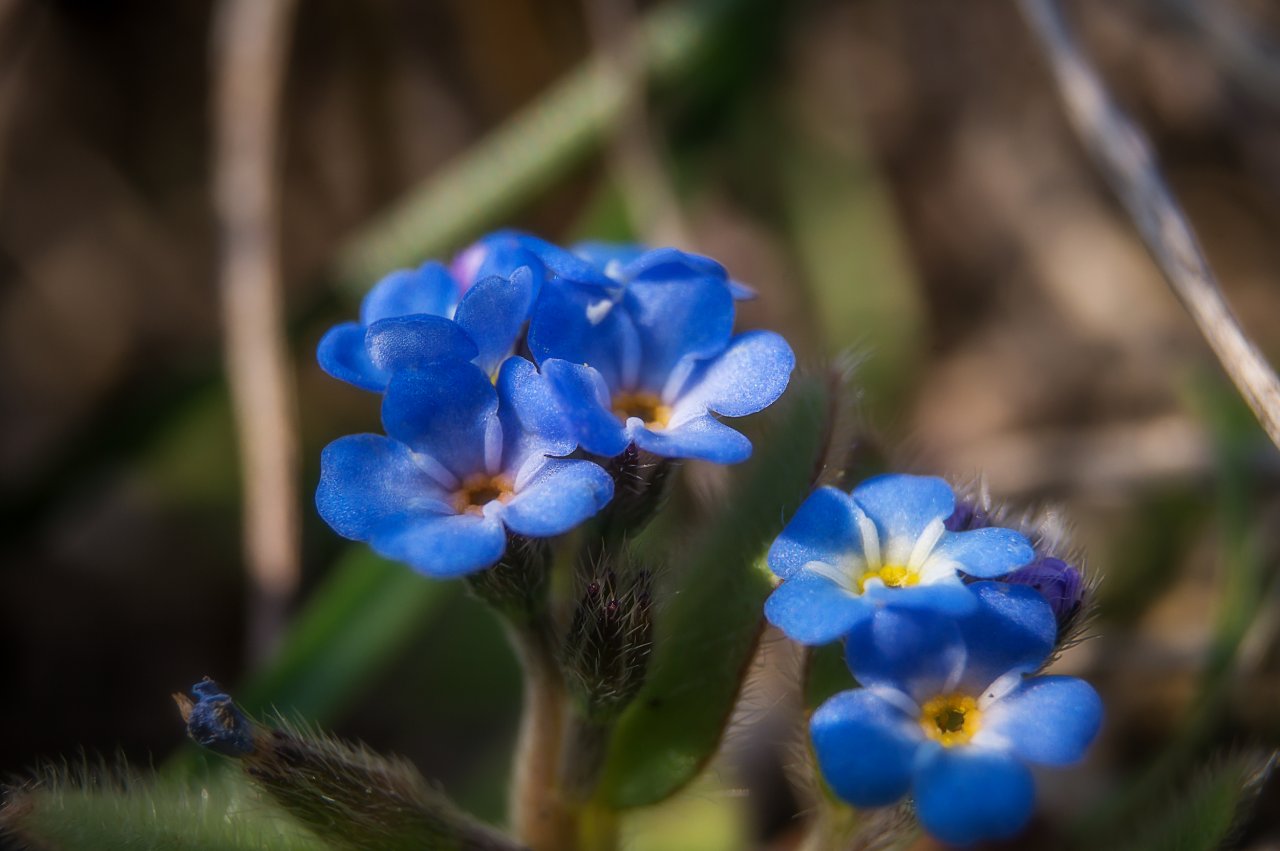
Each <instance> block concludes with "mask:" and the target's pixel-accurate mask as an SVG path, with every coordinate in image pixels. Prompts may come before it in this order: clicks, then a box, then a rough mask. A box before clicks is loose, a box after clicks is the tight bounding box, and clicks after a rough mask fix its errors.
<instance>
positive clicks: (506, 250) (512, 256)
mask: <svg viewBox="0 0 1280 851" xmlns="http://www.w3.org/2000/svg"><path fill="white" fill-rule="evenodd" d="M521 268H526V269H528V270H529V280H530V292H531V296H530V304H532V303H533V301H534V300H535V299H536V298H537V295H538V293H539V292H540V291H541V289H542V283H543V281H545V280H546V277H547V273H546V268H545V266H544V265H543V263H542V260H541V258H539V257H538V256H537V255H536V254H534V253H533V252H532V251H530V250H529V248H528V247H527V246H526V244H525V242H524V238H518V239H515V240H513V241H507V242H491V243H490V244H489V245H488V249H487V251H486V252H485V253H484V255H483V257H481V258H480V262H479V263H478V264H477V265H476V266H475V268H474V270H472V273H471V274H472V277H471V278H470V279H469V280H468V281H467V282H466V283H465V284H464V291H465V289H469V288H470V287H471V286H473V285H475V284H476V283H477V282H478V281H482V280H484V279H485V278H493V277H497V278H510V277H511V276H512V275H514V274H515V272H516V270H517V269H521Z"/></svg>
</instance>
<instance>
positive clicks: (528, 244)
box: [517, 234, 617, 288]
mask: <svg viewBox="0 0 1280 851" xmlns="http://www.w3.org/2000/svg"><path fill="white" fill-rule="evenodd" d="M517 239H518V240H519V244H520V246H521V247H522V248H524V249H525V250H527V251H529V252H530V253H531V254H533V255H535V256H536V257H537V258H538V259H539V260H541V261H542V264H543V266H545V267H546V269H547V271H548V272H550V273H551V274H552V275H554V276H556V277H558V278H561V279H564V280H566V281H576V282H578V283H582V284H594V285H596V286H598V287H605V288H612V287H615V286H616V285H617V282H616V281H614V280H613V279H611V278H609V277H608V276H606V275H605V273H604V270H603V269H602V268H597V267H596V266H595V265H594V264H592V263H590V262H588V261H587V260H584V259H583V258H581V257H579V256H578V255H577V254H575V253H574V252H572V251H568V250H566V249H563V248H561V247H560V246H558V245H554V244H552V243H550V242H547V241H546V240H544V239H539V238H538V237H536V236H530V235H529V234H517Z"/></svg>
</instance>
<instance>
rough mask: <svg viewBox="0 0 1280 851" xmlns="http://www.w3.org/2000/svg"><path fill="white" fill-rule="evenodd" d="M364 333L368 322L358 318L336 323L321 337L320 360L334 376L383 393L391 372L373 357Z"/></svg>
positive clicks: (318, 351) (321, 365)
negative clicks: (366, 346) (378, 366)
mask: <svg viewBox="0 0 1280 851" xmlns="http://www.w3.org/2000/svg"><path fill="white" fill-rule="evenodd" d="M364 334H365V329H364V326H363V325H360V324H357V323H355V322H344V323H342V324H341V325H335V326H333V327H332V328H330V329H329V331H328V333H326V334H325V335H324V336H323V337H322V338H321V339H320V345H319V346H317V347H316V360H318V361H319V362H320V368H321V369H323V370H324V371H325V372H327V373H329V374H330V375H332V376H333V377H334V378H337V379H338V380H340V381H345V382H347V383H348V384H354V385H355V386H357V387H360V388H363V389H364V390H372V391H374V392H375V393H380V392H382V391H383V390H384V389H386V386H387V381H388V380H389V379H390V377H391V376H390V375H389V374H388V373H387V372H385V371H383V370H381V369H378V368H377V367H376V366H374V365H373V361H371V360H370V359H369V350H368V349H366V348H365V345H364Z"/></svg>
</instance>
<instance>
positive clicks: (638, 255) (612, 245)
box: [570, 242, 756, 301]
mask: <svg viewBox="0 0 1280 851" xmlns="http://www.w3.org/2000/svg"><path fill="white" fill-rule="evenodd" d="M570 250H571V251H573V253H574V254H576V255H578V256H579V257H581V258H582V259H583V260H586V261H587V262H588V263H590V264H591V265H592V266H594V267H595V268H597V269H599V270H600V271H601V272H603V273H604V274H605V275H606V276H607V277H609V278H611V279H613V280H615V281H617V282H618V283H621V284H629V283H631V282H632V281H655V282H656V281H663V280H678V279H681V278H685V277H688V276H690V275H697V276H703V277H708V278H713V279H715V280H719V281H720V282H721V283H722V284H724V286H726V287H728V289H729V294H730V295H731V296H733V298H734V300H735V301H744V300H747V299H752V298H755V296H756V292H755V290H753V289H751V287H749V286H747V285H746V284H743V283H741V282H739V281H735V280H733V279H732V278H730V277H729V273H728V272H727V271H726V270H725V268H724V266H722V265H720V264H719V263H717V262H716V261H715V260H712V259H711V258H710V257H703V256H702V255H700V254H690V253H688V252H686V251H680V250H679V249H676V248H649V247H648V246H646V245H638V244H636V243H629V242H580V243H578V244H577V245H575V246H573V248H572V249H570Z"/></svg>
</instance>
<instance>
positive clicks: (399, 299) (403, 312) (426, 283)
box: [360, 260, 458, 325]
mask: <svg viewBox="0 0 1280 851" xmlns="http://www.w3.org/2000/svg"><path fill="white" fill-rule="evenodd" d="M457 304H458V283H457V282H456V281H455V280H454V279H453V276H452V275H450V274H449V270H448V269H446V268H445V267H444V266H442V265H441V264H439V263H437V262H436V261H434V260H431V261H429V262H427V263H423V264H422V265H421V266H420V267H418V268H417V269H401V270H399V271H397V272H392V273H391V274H390V275H387V276H386V277H385V278H383V279H382V280H380V281H378V283H377V284H375V285H374V287H373V289H371V290H369V293H368V294H367V295H366V296H365V297H364V301H362V302H361V303H360V324H361V325H372V324H373V323H375V322H377V321H378V320H379V319H389V318H391V317H393V316H412V315H414V314H418V313H425V314H429V315H431V316H452V315H453V309H454V308H455V307H456V306H457Z"/></svg>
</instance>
